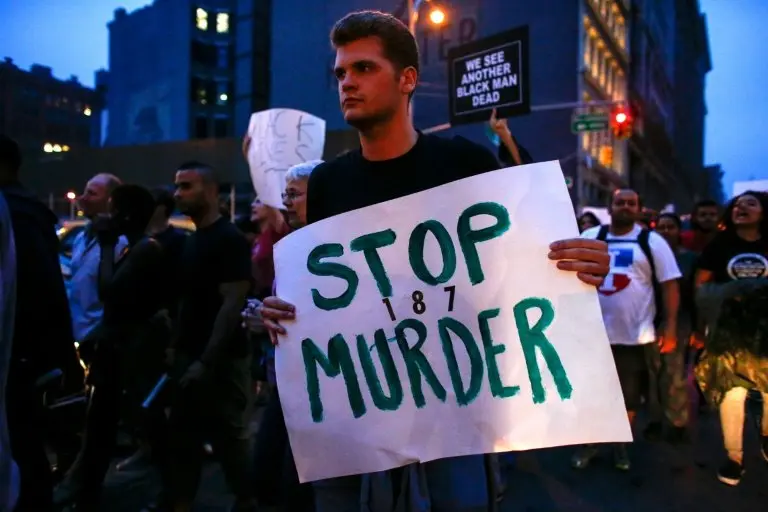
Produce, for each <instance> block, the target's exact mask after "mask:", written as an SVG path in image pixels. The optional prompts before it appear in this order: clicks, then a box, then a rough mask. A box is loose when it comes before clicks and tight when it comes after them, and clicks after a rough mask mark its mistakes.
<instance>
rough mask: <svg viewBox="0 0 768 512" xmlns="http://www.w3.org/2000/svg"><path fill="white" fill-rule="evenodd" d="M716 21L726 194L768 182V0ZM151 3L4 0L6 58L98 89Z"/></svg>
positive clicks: (712, 19)
mask: <svg viewBox="0 0 768 512" xmlns="http://www.w3.org/2000/svg"><path fill="white" fill-rule="evenodd" d="M700 1H701V5H702V10H703V11H704V13H705V14H706V15H707V20H708V23H709V39H710V46H711V52H712V62H713V70H712V72H711V73H710V74H709V76H708V79H707V105H708V108H709V115H708V117H707V130H706V143H705V147H706V149H705V161H706V163H721V164H722V165H723V168H724V169H725V171H726V177H725V190H726V194H729V193H730V190H731V184H732V182H733V181H735V180H744V179H750V178H755V179H768V170H766V168H765V167H763V164H764V162H762V160H763V159H764V158H765V156H766V151H765V148H766V147H768V144H766V143H765V140H764V137H765V133H766V131H767V129H768V123H766V119H767V118H768V95H766V93H765V84H766V83H768V66H766V65H765V60H766V57H767V56H768V55H767V54H766V50H765V49H766V48H768V31H766V30H765V26H764V24H765V20H768V0H700ZM148 3H150V2H149V1H148V0H0V19H2V20H3V31H2V33H0V57H3V56H9V57H11V58H13V59H14V61H15V62H16V63H17V64H18V65H20V66H21V67H24V68H28V67H29V66H30V65H31V64H33V63H40V64H44V65H47V66H50V67H52V68H53V72H54V74H55V75H56V76H58V77H61V78H68V77H69V76H70V75H77V76H78V77H79V78H80V80H81V81H82V82H83V83H85V84H87V85H93V72H94V71H95V70H96V69H98V68H102V67H107V26H106V25H107V22H108V21H109V20H111V19H112V17H113V11H114V9H115V8H117V7H121V6H122V7H125V8H126V9H127V10H129V11H131V10H133V9H136V8H138V7H142V6H144V5H147V4H148Z"/></svg>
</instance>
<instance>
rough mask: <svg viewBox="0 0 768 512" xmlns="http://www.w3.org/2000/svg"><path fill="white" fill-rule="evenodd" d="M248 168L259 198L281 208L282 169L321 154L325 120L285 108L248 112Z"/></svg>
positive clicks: (283, 171) (284, 170)
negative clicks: (249, 140)
mask: <svg viewBox="0 0 768 512" xmlns="http://www.w3.org/2000/svg"><path fill="white" fill-rule="evenodd" d="M248 135H249V136H250V137H251V145H250V147H249V148H248V167H249V168H250V171H251V181H253V187H254V188H255V189H256V193H257V194H258V195H259V198H260V199H261V201H262V202H263V203H265V204H268V205H269V206H273V207H275V208H283V199H282V195H283V191H284V190H285V172H286V171H287V170H288V169H290V168H291V167H292V166H294V165H296V164H300V163H303V162H306V161H308V160H319V159H321V158H322V157H323V148H324V147H325V121H324V120H322V119H320V118H319V117H315V116H313V115H312V114H307V113H306V112H302V111H300V110H293V109H288V108H273V109H270V110H264V111H262V112H257V113H255V114H252V115H251V121H250V124H249V125H248Z"/></svg>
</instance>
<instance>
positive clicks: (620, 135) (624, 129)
mask: <svg viewBox="0 0 768 512" xmlns="http://www.w3.org/2000/svg"><path fill="white" fill-rule="evenodd" d="M611 128H613V136H614V137H616V138H617V139H618V140H626V139H628V138H630V137H631V136H632V113H631V112H630V111H629V109H628V108H627V107H625V106H623V105H622V106H618V107H616V108H615V109H614V110H613V112H611Z"/></svg>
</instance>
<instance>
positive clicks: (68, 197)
mask: <svg viewBox="0 0 768 512" xmlns="http://www.w3.org/2000/svg"><path fill="white" fill-rule="evenodd" d="M76 197H77V194H75V193H74V192H71V191H70V192H67V199H69V200H70V201H74V200H75V198H76Z"/></svg>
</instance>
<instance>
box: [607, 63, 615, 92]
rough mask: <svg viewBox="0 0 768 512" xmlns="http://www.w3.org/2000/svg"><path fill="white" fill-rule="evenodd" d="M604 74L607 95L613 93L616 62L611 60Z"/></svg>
mask: <svg viewBox="0 0 768 512" xmlns="http://www.w3.org/2000/svg"><path fill="white" fill-rule="evenodd" d="M606 75H607V76H606V78H605V92H607V93H608V96H611V95H612V94H613V87H614V80H615V79H616V63H615V62H614V61H613V60H612V61H611V63H610V65H609V66H608V70H607V72H606Z"/></svg>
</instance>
